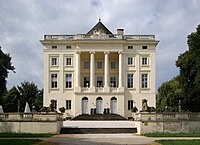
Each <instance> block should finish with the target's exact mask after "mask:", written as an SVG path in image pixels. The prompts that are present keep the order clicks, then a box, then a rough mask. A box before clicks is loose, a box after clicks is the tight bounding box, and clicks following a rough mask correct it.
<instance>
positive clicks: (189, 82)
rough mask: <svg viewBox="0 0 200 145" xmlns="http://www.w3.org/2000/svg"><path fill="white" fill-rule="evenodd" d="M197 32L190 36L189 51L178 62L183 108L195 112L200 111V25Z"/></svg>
mask: <svg viewBox="0 0 200 145" xmlns="http://www.w3.org/2000/svg"><path fill="white" fill-rule="evenodd" d="M196 30H197V31H196V32H193V33H191V34H190V35H189V36H188V41H187V43H188V46H189V50H188V51H186V52H185V53H183V54H181V55H180V56H179V58H178V60H177V61H176V65H177V67H179V68H180V84H181V87H182V89H183V93H184V100H183V101H182V106H183V107H184V108H185V109H186V110H189V111H193V112H196V111H200V107H199V106H200V25H199V26H198V27H197V29H196Z"/></svg>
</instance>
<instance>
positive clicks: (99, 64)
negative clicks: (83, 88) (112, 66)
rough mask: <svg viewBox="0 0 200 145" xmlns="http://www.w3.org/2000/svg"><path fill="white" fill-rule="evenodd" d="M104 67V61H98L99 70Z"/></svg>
mask: <svg viewBox="0 0 200 145" xmlns="http://www.w3.org/2000/svg"><path fill="white" fill-rule="evenodd" d="M102 67H103V63H102V61H97V68H98V69H101V68H102Z"/></svg>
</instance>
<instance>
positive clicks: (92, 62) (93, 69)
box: [90, 52, 95, 91]
mask: <svg viewBox="0 0 200 145" xmlns="http://www.w3.org/2000/svg"><path fill="white" fill-rule="evenodd" d="M94 54H95V52H90V89H91V91H94V90H95V85H94V84H95V83H94V71H95V68H94V61H95V60H94Z"/></svg>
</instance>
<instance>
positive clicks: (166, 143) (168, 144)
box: [155, 140, 200, 145]
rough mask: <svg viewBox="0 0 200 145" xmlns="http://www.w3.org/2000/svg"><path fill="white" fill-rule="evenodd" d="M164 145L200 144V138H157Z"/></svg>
mask: <svg viewBox="0 0 200 145" xmlns="http://www.w3.org/2000/svg"><path fill="white" fill-rule="evenodd" d="M155 142H158V143H160V144H162V145H200V140H156V141H155Z"/></svg>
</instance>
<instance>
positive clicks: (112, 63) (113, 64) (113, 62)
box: [110, 61, 116, 69]
mask: <svg viewBox="0 0 200 145" xmlns="http://www.w3.org/2000/svg"><path fill="white" fill-rule="evenodd" d="M110 68H111V69H115V68H116V64H115V61H111V62H110Z"/></svg>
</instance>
